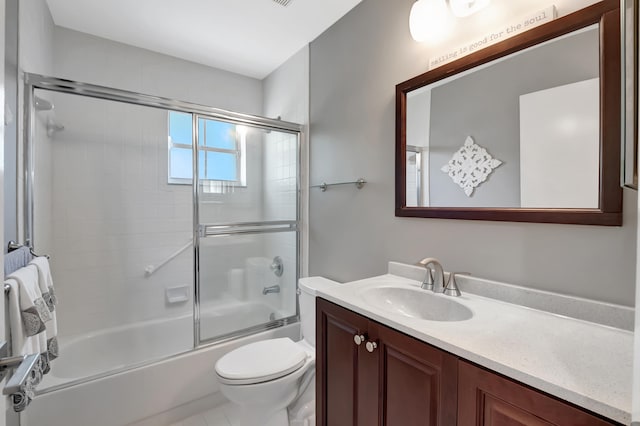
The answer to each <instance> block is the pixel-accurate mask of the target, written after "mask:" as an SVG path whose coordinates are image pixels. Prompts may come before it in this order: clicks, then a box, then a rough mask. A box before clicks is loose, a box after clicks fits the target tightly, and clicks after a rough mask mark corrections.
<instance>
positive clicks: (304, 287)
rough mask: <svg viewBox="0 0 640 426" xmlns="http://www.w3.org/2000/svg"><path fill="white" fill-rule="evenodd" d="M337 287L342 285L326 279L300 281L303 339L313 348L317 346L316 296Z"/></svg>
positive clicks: (304, 279)
mask: <svg viewBox="0 0 640 426" xmlns="http://www.w3.org/2000/svg"><path fill="white" fill-rule="evenodd" d="M336 285H340V283H338V282H337V281H331V280H330V279H327V278H324V277H308V278H300V279H299V280H298V288H299V289H300V297H299V299H298V301H299V302H300V321H301V325H302V338H303V339H304V340H306V341H307V342H308V343H309V344H310V345H311V346H313V347H315V346H316V295H317V294H318V290H321V289H325V288H327V287H333V286H336Z"/></svg>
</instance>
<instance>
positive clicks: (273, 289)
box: [262, 284, 280, 295]
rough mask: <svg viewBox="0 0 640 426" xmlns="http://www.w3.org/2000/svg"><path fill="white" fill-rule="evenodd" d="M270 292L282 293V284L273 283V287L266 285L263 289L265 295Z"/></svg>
mask: <svg viewBox="0 0 640 426" xmlns="http://www.w3.org/2000/svg"><path fill="white" fill-rule="evenodd" d="M269 293H280V286H279V285H278V284H276V285H272V286H271V287H265V288H263V289H262V294H263V295H267V294H269Z"/></svg>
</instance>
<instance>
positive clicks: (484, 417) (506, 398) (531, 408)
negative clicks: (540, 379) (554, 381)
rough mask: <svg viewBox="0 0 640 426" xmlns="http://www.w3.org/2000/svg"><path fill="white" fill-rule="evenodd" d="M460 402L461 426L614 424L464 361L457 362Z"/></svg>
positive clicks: (584, 425) (587, 425) (601, 425)
mask: <svg viewBox="0 0 640 426" xmlns="http://www.w3.org/2000/svg"><path fill="white" fill-rule="evenodd" d="M458 404H459V405H458V424H459V425H461V426H462V425H464V426H551V425H556V426H604V425H614V424H615V423H610V422H608V421H605V420H602V419H600V418H599V417H596V416H593V415H591V414H589V413H587V412H585V411H582V410H580V409H578V408H575V407H573V406H572V405H569V404H568V403H564V402H562V401H559V400H557V399H555V398H552V397H550V396H547V395H545V394H543V393H540V392H537V391H535V390H533V389H530V388H528V387H526V386H524V385H522V384H519V383H516V382H514V381H511V380H509V379H506V378H504V377H502V376H499V375H497V374H495V373H491V372H489V371H487V370H484V369H481V368H478V367H476V366H474V365H472V364H469V363H467V362H464V361H460V362H459V365H458Z"/></svg>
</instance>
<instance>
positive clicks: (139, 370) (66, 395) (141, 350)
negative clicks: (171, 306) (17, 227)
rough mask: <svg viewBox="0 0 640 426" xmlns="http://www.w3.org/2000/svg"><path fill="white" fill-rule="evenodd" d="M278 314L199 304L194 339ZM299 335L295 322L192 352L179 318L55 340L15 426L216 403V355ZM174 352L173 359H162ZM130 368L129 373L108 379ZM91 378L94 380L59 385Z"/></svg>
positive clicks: (81, 425)
mask: <svg viewBox="0 0 640 426" xmlns="http://www.w3.org/2000/svg"><path fill="white" fill-rule="evenodd" d="M279 315H280V313H279V312H277V311H274V310H273V309H272V308H270V307H269V306H267V305H265V304H259V303H255V302H236V303H233V302H230V301H226V302H225V303H224V304H219V303H216V304H209V305H205V306H203V308H202V309H201V330H202V331H203V336H202V337H203V338H204V339H206V338H208V337H213V336H221V335H224V334H227V333H229V331H230V330H227V329H225V326H226V325H228V324H234V328H235V329H242V328H247V327H251V326H253V325H256V324H258V323H264V322H266V321H268V320H269V319H272V318H274V317H275V318H278V316H279ZM299 336H300V328H299V324H298V323H296V324H290V325H287V326H284V327H279V328H277V329H272V330H268V331H265V332H261V333H258V334H254V335H251V336H248V337H243V338H240V339H235V340H233V341H229V342H225V343H221V344H214V345H209V346H206V347H203V348H199V349H196V350H193V322H192V317H191V315H184V316H180V317H175V318H171V319H162V320H153V321H146V322H141V323H137V324H132V325H129V326H122V327H113V328H109V329H104V330H100V331H98V332H94V333H91V334H87V335H84V336H75V337H72V338H69V339H64V338H61V339H60V342H59V343H60V354H61V355H60V358H58V359H56V360H55V361H53V363H52V369H51V372H50V373H49V374H47V375H46V376H45V379H44V380H43V382H42V383H41V384H40V386H39V387H38V396H37V397H36V399H35V400H34V401H33V402H32V403H31V405H30V406H29V407H28V408H27V410H26V411H25V412H24V413H22V414H21V426H42V425H47V426H58V425H60V426H85V425H91V426H124V425H128V424H130V423H134V422H137V421H140V420H142V419H145V418H147V417H150V416H155V415H158V414H159V413H162V412H165V411H168V410H172V409H175V408H177V407H180V406H185V405H188V404H189V403H192V402H193V401H197V400H202V399H203V398H209V399H210V400H220V398H221V396H219V395H218V394H217V392H218V384H217V383H216V379H215V372H214V365H215V362H216V361H217V360H218V359H219V358H220V357H222V355H224V354H225V353H227V352H228V351H230V350H232V349H234V348H236V347H238V346H241V345H243V344H246V343H249V342H252V341H257V340H263V339H269V338H275V337H290V338H291V339H293V340H298V338H299ZM113 348H117V349H118V350H113ZM175 353H181V354H180V355H177V356H173V357H170V358H167V356H169V355H171V354H175ZM161 358H165V359H162V360H161V361H158V362H155V363H152V364H149V361H152V360H154V359H161ZM141 364H144V365H141ZM136 365H140V366H139V367H135V366H136ZM131 366H134V367H135V368H133V369H128V370H126V371H121V372H118V373H115V374H113V370H118V369H122V368H125V367H127V368H130V367H131ZM109 371H111V373H105V372H109ZM107 374H108V375H107ZM92 376H95V377H96V378H95V379H89V380H85V381H84V382H83V383H79V384H76V385H73V386H67V387H64V385H65V383H68V382H70V381H75V380H81V379H87V378H90V377H92ZM61 386H62V387H61ZM211 398H213V399H211ZM188 414H189V413H188V412H185V416H186V415H188ZM193 414H195V413H193Z"/></svg>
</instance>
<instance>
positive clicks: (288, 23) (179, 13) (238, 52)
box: [47, 0, 361, 79]
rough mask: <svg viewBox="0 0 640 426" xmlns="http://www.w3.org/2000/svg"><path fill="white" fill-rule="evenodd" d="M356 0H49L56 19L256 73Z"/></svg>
mask: <svg viewBox="0 0 640 426" xmlns="http://www.w3.org/2000/svg"><path fill="white" fill-rule="evenodd" d="M360 1H361V0H290V2H289V4H288V5H287V6H283V5H281V4H279V3H287V0H277V2H276V0H180V1H175V0H135V1H131V0H108V1H105V0H47V3H48V5H49V9H50V11H51V15H52V17H53V21H54V22H55V24H56V25H59V26H61V27H65V28H69V29H72V30H76V31H81V32H84V33H89V34H92V35H95V36H98V37H102V38H106V39H109V40H113V41H117V42H121V43H125V44H129V45H132V46H136V47H141V48H144V49H148V50H152V51H154V52H159V53H164V54H166V55H171V56H175V57H178V58H182V59H186V60H189V61H193V62H197V63H200V64H204V65H208V66H211V67H214V68H220V69H223V70H227V71H232V72H235V73H238V74H243V75H246V76H250V77H254V78H258V79H262V78H264V77H266V76H267V75H269V74H270V73H271V72H272V71H273V70H275V69H276V68H277V67H278V66H280V65H281V64H282V63H283V62H285V61H286V60H287V59H289V58H290V57H291V56H292V55H293V54H295V53H296V52H298V51H299V50H300V49H302V48H303V47H304V46H305V45H306V44H307V43H309V42H311V41H312V40H314V39H315V38H316V37H317V36H319V35H320V34H321V33H322V32H324V30H326V29H327V28H329V27H330V26H331V25H332V24H333V23H335V22H336V21H337V20H338V19H340V18H341V17H342V16H344V15H345V14H346V13H347V12H348V11H349V10H351V9H352V8H353V7H355V6H356V5H357V4H358V3H360Z"/></svg>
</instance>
